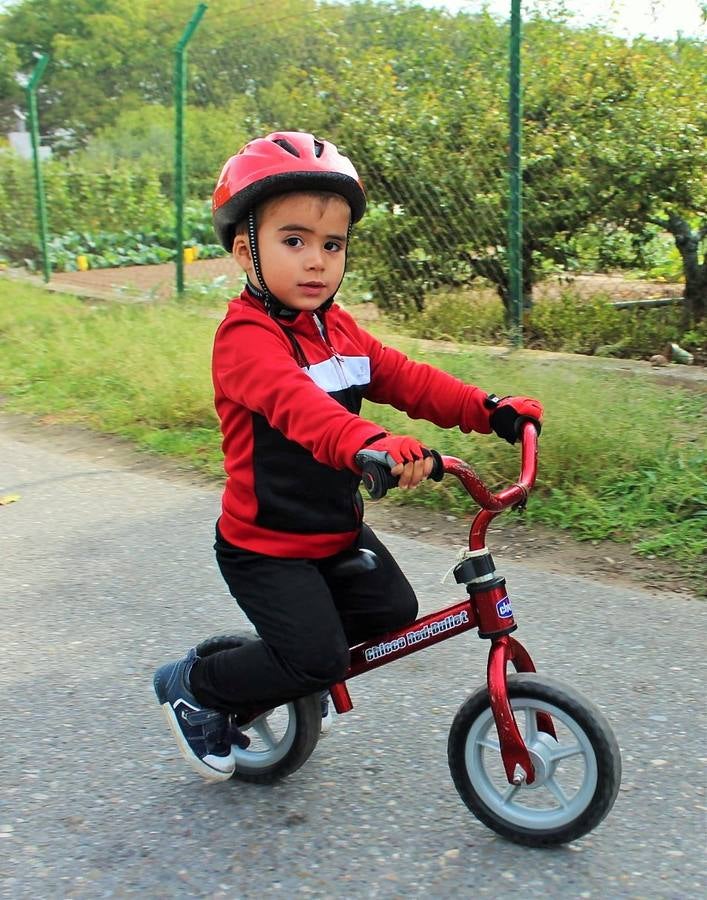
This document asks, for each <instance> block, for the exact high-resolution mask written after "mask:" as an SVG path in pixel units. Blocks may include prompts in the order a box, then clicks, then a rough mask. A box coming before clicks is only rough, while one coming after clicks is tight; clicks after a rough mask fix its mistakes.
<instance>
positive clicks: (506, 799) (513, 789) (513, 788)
mask: <svg viewBox="0 0 707 900" xmlns="http://www.w3.org/2000/svg"><path fill="white" fill-rule="evenodd" d="M521 787H522V785H520V784H509V785H508V788H507V789H506V793H505V794H504V795H503V797H502V799H501V803H502V804H503V805H504V806H506V805H507V804H508V803H510V801H511V800H512V799H513V798H514V797H515V795H516V794H517V793H518V791H519V790H520V789H521Z"/></svg>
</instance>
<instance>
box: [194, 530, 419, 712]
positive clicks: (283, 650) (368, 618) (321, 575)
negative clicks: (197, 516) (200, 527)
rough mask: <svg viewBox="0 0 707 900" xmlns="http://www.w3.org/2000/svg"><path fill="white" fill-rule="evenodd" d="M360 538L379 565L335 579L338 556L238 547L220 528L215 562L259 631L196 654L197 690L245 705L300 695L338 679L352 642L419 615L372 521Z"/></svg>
mask: <svg viewBox="0 0 707 900" xmlns="http://www.w3.org/2000/svg"><path fill="white" fill-rule="evenodd" d="M356 546H358V547H362V548H366V549H368V550H373V551H374V553H375V554H376V555H377V556H378V559H379V565H378V568H377V569H376V570H375V571H373V572H366V573H364V574H361V575H354V576H352V577H350V578H347V579H344V580H339V579H336V578H332V577H330V576H328V575H327V567H328V565H329V564H331V561H332V559H335V557H334V558H332V557H329V558H328V559H324V560H311V559H282V558H275V557H270V556H263V555H261V554H259V553H251V552H250V551H247V550H241V549H239V548H237V547H233V546H232V545H230V544H228V543H226V542H225V541H224V540H223V539H222V538H221V536H220V535H219V534H218V531H217V539H216V544H215V549H216V559H217V562H218V564H219V568H220V569H221V573H222V575H223V577H224V579H225V581H226V584H227V585H228V588H229V590H230V592H231V594H232V595H233V596H234V597H235V598H236V600H237V602H238V605H239V606H240V607H241V609H242V610H243V612H244V613H245V614H246V616H248V618H249V619H250V621H251V622H252V623H253V625H254V626H255V629H256V631H257V632H258V635H259V636H260V640H258V641H254V642H253V643H252V644H247V645H246V646H243V647H238V648H237V649H234V650H223V651H221V652H219V653H214V654H212V655H211V656H207V657H204V658H203V659H200V660H199V661H198V662H197V663H196V664H195V665H194V667H193V669H192V671H191V688H192V690H193V692H194V695H195V696H196V698H197V699H198V700H199V701H200V702H201V703H203V704H204V705H205V706H209V707H212V708H214V709H221V710H229V711H235V712H245V711H247V710H248V709H249V708H250V707H252V706H253V705H257V704H260V703H261V702H265V703H270V702H272V701H278V702H285V701H289V700H293V699H295V698H296V697H303V696H304V695H306V694H310V693H313V692H314V691H317V690H322V689H324V688H326V687H328V686H329V685H330V684H332V683H334V682H336V681H340V680H341V679H342V677H343V675H344V673H345V672H346V670H347V668H348V665H349V647H350V646H353V645H354V644H357V643H360V642H361V641H364V640H368V639H369V638H372V637H376V636H377V635H380V634H384V633H385V632H388V631H393V630H395V629H397V628H402V627H403V626H405V625H408V624H409V623H410V622H412V621H414V620H415V618H416V616H417V598H416V597H415V593H414V591H413V589H412V588H411V587H410V584H409V583H408V581H407V579H406V578H405V576H404V575H403V573H402V572H401V571H400V568H399V567H398V564H397V563H396V562H395V560H394V559H393V557H392V556H391V555H390V553H389V551H388V550H387V549H386V548H385V547H384V546H383V544H381V542H380V541H379V540H378V538H377V537H376V536H375V534H374V533H373V532H372V531H371V529H370V528H369V527H368V526H367V525H364V526H363V529H362V531H361V534H360V536H359V540H358V541H357V543H356Z"/></svg>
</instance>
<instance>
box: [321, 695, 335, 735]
mask: <svg viewBox="0 0 707 900" xmlns="http://www.w3.org/2000/svg"><path fill="white" fill-rule="evenodd" d="M319 702H320V703H321V706H322V729H321V736H322V737H326V735H327V734H329V732H330V731H331V726H332V725H333V724H334V712H333V710H332V708H331V702H330V699H329V691H322V692H321V694H320V695H319Z"/></svg>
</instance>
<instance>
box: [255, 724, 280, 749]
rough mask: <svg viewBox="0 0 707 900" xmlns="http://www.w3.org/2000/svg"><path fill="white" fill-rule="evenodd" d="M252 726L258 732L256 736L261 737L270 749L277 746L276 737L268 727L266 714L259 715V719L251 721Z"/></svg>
mask: <svg viewBox="0 0 707 900" xmlns="http://www.w3.org/2000/svg"><path fill="white" fill-rule="evenodd" d="M252 728H253V730H254V731H255V732H256V733H257V734H258V737H260V738H261V740H262V741H263V743H265V744H266V745H267V746H268V748H269V749H270V750H274V748H275V747H276V746H277V738H276V737H275V735H274V734H273V731H272V729H271V728H270V725H269V723H268V720H267V716H261V717H260V718H259V719H256V720H255V722H253V725H252Z"/></svg>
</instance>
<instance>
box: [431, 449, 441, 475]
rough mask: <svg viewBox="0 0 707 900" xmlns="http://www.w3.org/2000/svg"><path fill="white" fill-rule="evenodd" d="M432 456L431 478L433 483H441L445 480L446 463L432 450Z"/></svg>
mask: <svg viewBox="0 0 707 900" xmlns="http://www.w3.org/2000/svg"><path fill="white" fill-rule="evenodd" d="M430 453H431V454H432V471H431V472H430V478H431V480H432V481H441V480H442V479H443V478H444V463H443V462H442V457H441V456H440V454H439V453H438V452H437V451H436V450H430Z"/></svg>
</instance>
